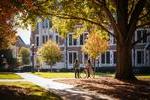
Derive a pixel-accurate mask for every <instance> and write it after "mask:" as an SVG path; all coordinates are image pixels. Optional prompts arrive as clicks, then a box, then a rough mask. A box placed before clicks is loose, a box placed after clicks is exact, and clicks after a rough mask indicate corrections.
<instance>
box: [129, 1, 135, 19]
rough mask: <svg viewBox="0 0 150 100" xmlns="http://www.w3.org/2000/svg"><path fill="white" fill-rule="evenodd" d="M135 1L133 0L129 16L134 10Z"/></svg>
mask: <svg viewBox="0 0 150 100" xmlns="http://www.w3.org/2000/svg"><path fill="white" fill-rule="evenodd" d="M134 3H135V1H134V0H133V1H132V7H131V9H130V11H129V13H128V16H130V15H131V13H132V12H133V8H134Z"/></svg>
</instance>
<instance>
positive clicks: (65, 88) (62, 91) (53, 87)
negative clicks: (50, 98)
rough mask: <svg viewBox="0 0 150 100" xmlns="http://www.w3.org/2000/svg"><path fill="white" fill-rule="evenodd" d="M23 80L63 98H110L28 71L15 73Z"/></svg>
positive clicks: (70, 99)
mask: <svg viewBox="0 0 150 100" xmlns="http://www.w3.org/2000/svg"><path fill="white" fill-rule="evenodd" d="M16 74H18V75H20V76H21V77H22V78H24V79H25V80H27V81H29V82H32V83H34V84H36V85H39V86H41V87H43V88H45V89H47V90H49V91H52V92H54V93H56V94H58V95H60V96H61V97H62V98H63V99H64V100H104V99H105V100H112V98H110V97H109V96H105V95H97V94H94V95H93V93H92V94H91V93H87V92H83V91H82V90H79V89H77V88H75V87H74V86H73V85H67V84H64V83H59V82H54V81H53V80H54V79H46V78H42V77H39V76H36V75H33V74H30V73H16Z"/></svg>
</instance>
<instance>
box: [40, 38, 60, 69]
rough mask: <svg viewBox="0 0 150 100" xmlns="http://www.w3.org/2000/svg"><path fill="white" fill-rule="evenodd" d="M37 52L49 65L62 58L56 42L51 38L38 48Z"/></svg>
mask: <svg viewBox="0 0 150 100" xmlns="http://www.w3.org/2000/svg"><path fill="white" fill-rule="evenodd" d="M38 54H39V55H40V56H41V57H42V60H43V61H44V62H46V63H47V64H48V65H50V66H51V67H52V66H53V65H54V64H56V62H58V61H60V60H61V58H62V57H61V56H62V55H61V51H60V48H59V46H58V44H56V43H55V42H53V41H51V40H49V41H48V42H46V43H45V44H44V45H43V46H42V47H41V48H39V49H38Z"/></svg>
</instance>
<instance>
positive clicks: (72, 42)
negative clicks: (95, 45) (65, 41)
mask: <svg viewBox="0 0 150 100" xmlns="http://www.w3.org/2000/svg"><path fill="white" fill-rule="evenodd" d="M69 45H70V46H71V45H77V39H73V37H72V34H69Z"/></svg>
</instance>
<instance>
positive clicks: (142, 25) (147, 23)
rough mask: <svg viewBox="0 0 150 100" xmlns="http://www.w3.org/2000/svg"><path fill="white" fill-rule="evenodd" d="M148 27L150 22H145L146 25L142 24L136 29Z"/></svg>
mask: <svg viewBox="0 0 150 100" xmlns="http://www.w3.org/2000/svg"><path fill="white" fill-rule="evenodd" d="M146 25H150V21H148V22H145V23H144V24H141V25H137V26H136V28H141V27H144V26H146Z"/></svg>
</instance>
